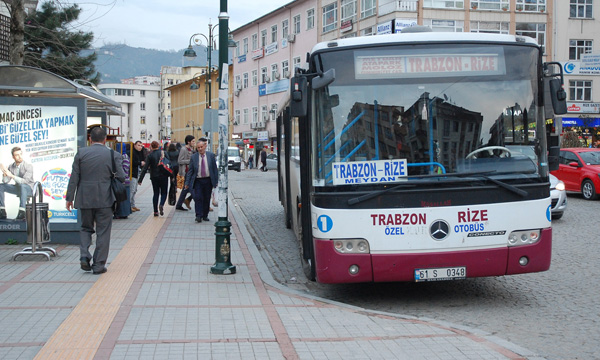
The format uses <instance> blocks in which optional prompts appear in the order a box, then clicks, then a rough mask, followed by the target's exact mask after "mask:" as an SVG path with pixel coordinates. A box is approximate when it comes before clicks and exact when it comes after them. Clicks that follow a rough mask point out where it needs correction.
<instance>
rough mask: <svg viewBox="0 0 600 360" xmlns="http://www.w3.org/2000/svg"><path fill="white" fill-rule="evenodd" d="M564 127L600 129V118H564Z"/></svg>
mask: <svg viewBox="0 0 600 360" xmlns="http://www.w3.org/2000/svg"><path fill="white" fill-rule="evenodd" d="M562 126H563V127H570V126H583V127H600V118H573V117H571V118H568V117H564V118H562Z"/></svg>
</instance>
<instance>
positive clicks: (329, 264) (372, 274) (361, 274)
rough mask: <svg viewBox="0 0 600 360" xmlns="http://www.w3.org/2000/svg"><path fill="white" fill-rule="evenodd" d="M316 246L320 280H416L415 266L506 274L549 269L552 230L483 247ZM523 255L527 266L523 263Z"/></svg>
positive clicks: (471, 273) (321, 243) (481, 274)
mask: <svg viewBox="0 0 600 360" xmlns="http://www.w3.org/2000/svg"><path fill="white" fill-rule="evenodd" d="M314 246H315V247H314V249H315V265H316V274H317V280H318V281H319V282H321V283H358V282H392V281H415V270H416V269H434V268H449V267H466V277H484V276H503V275H514V274H524V273H532V272H540V271H546V270H548V269H549V268H550V259H551V256H552V229H551V228H548V229H542V231H541V234H540V240H539V241H538V242H536V243H535V244H532V245H522V246H513V247H509V246H505V247H500V248H493V249H481V250H464V251H448V252H435V253H431V252H427V253H400V254H341V253H339V252H337V251H336V250H335V249H334V247H333V241H331V240H323V239H316V238H315V239H314ZM523 258H526V260H527V264H526V265H522V264H521V263H522V261H521V260H522V259H523ZM520 261H521V262H520ZM356 267H358V272H356ZM351 269H352V270H351Z"/></svg>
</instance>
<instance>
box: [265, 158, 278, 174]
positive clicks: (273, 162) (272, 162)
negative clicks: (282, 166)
mask: <svg viewBox="0 0 600 360" xmlns="http://www.w3.org/2000/svg"><path fill="white" fill-rule="evenodd" d="M277 163H278V159H277V155H276V154H269V155H267V170H277Z"/></svg>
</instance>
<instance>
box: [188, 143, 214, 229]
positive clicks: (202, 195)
mask: <svg viewBox="0 0 600 360" xmlns="http://www.w3.org/2000/svg"><path fill="white" fill-rule="evenodd" d="M206 146H207V140H206V138H200V139H199V140H198V142H197V143H196V150H197V152H196V153H195V154H193V155H192V158H191V159H190V165H189V169H188V172H187V173H186V175H185V186H184V188H185V189H191V191H192V196H193V198H194V207H195V210H196V222H202V220H204V221H208V220H209V219H208V212H209V208H210V196H211V194H212V189H214V188H215V187H217V182H218V181H219V175H218V170H217V159H216V156H215V154H214V153H212V152H210V151H206Z"/></svg>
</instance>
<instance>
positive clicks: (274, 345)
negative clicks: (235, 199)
mask: <svg viewBox="0 0 600 360" xmlns="http://www.w3.org/2000/svg"><path fill="white" fill-rule="evenodd" d="M151 198H152V189H151V186H150V182H147V183H145V184H144V186H141V187H140V190H139V191H138V195H137V198H136V204H137V206H138V207H139V208H141V209H142V211H140V212H136V213H133V214H132V215H130V216H129V218H128V219H125V220H114V221H113V230H112V240H111V250H110V256H109V259H108V261H109V264H108V265H107V267H108V272H107V273H106V274H103V275H99V276H98V275H92V274H91V272H84V271H82V270H80V269H79V248H78V247H77V246H73V245H59V244H55V243H50V244H48V245H49V246H52V247H54V248H55V249H56V250H57V251H58V256H57V257H56V258H53V259H52V261H46V260H45V258H44V257H42V256H39V257H38V256H35V257H19V258H17V260H16V261H11V257H12V255H13V254H14V253H16V252H17V251H19V250H21V249H22V248H23V245H19V246H7V245H4V246H1V247H0V275H1V277H0V279H1V280H0V329H1V331H0V359H34V358H36V359H61V360H67V359H184V358H185V359H344V360H346V359H411V360H412V359H525V358H527V359H539V357H536V355H535V354H532V353H531V352H530V351H528V350H526V349H523V348H520V347H518V346H516V345H514V344H511V343H508V342H505V341H503V340H502V339H500V338H498V337H495V336H492V335H490V334H487V333H483V332H481V331H478V330H475V329H468V328H464V327H459V326H455V325H452V324H447V323H442V322H437V321H435V320H429V319H417V318H413V317H406V316H397V315H393V314H387V313H381V312H372V311H367V310H365V309H360V308H356V307H352V306H348V305H344V304H340V303H335V302H331V301H328V300H324V299H319V298H315V297H311V296H310V295H305V294H301V293H298V292H296V291H294V290H291V289H289V288H287V287H285V286H283V285H281V284H279V283H276V282H275V281H274V280H273V279H272V277H271V275H270V273H269V269H268V268H267V267H266V265H265V263H264V262H263V260H262V257H261V255H260V254H259V252H258V250H257V249H256V247H255V246H254V243H253V241H252V239H251V237H250V235H249V233H248V231H247V230H246V226H245V220H244V216H243V214H241V213H240V212H239V211H238V210H237V209H236V207H235V206H233V205H234V204H230V205H231V206H230V209H229V210H230V216H229V220H230V221H231V223H232V229H231V257H232V263H233V264H234V265H235V266H236V268H237V273H236V274H234V275H212V274H210V266H211V265H212V264H213V263H214V260H215V259H214V252H215V250H214V243H215V235H214V232H215V228H214V221H215V220H216V218H217V214H216V213H211V214H210V219H211V222H209V223H207V222H202V223H200V224H197V223H195V222H194V214H193V211H186V212H182V211H177V212H176V211H175V210H174V208H173V207H171V206H165V216H164V217H159V218H154V216H152V205H151ZM230 202H231V200H230ZM54 242H58V240H54Z"/></svg>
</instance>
